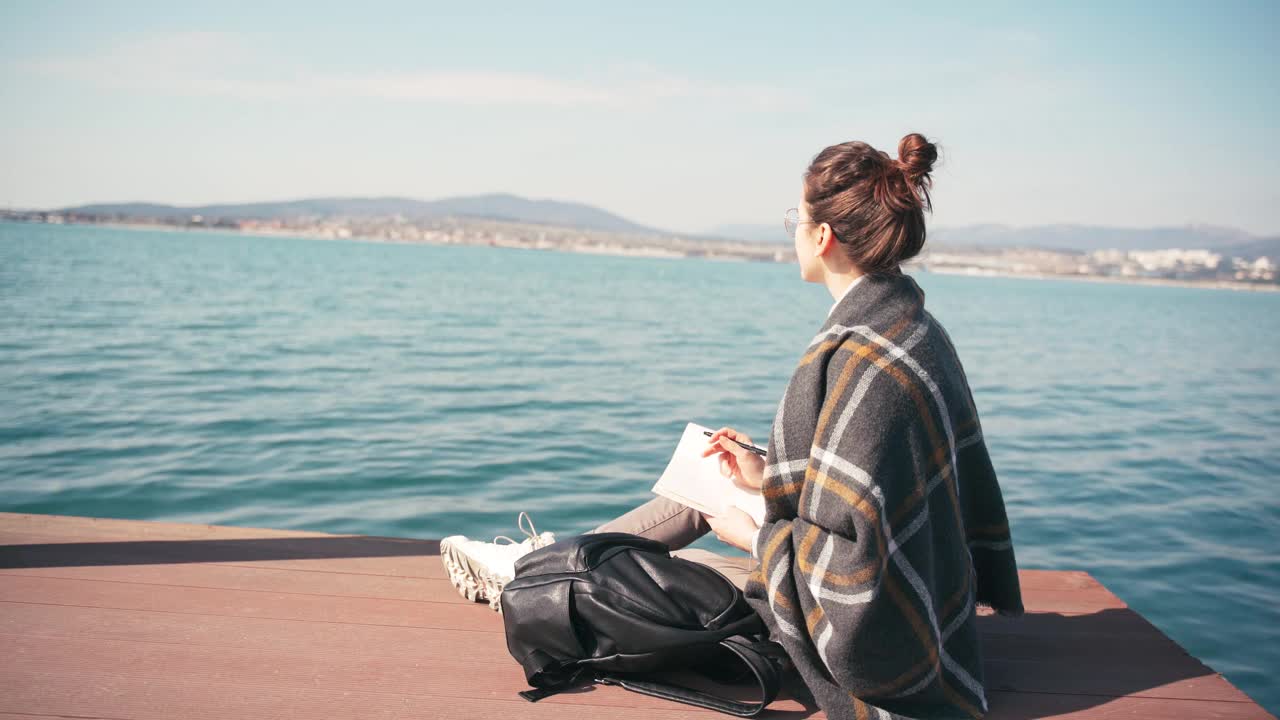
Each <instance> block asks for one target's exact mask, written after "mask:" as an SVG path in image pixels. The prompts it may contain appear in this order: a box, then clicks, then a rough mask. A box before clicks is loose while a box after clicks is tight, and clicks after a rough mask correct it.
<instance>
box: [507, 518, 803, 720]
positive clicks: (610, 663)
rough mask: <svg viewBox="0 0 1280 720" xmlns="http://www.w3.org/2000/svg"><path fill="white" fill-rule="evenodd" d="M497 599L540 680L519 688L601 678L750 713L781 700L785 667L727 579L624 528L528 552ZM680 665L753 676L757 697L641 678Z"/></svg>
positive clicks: (520, 657) (544, 692)
mask: <svg viewBox="0 0 1280 720" xmlns="http://www.w3.org/2000/svg"><path fill="white" fill-rule="evenodd" d="M501 604H502V617H503V624H504V627H505V630H506V634H507V649H508V650H509V651H510V652H511V655H512V656H513V657H514V658H515V659H516V660H517V661H519V662H520V664H521V665H522V666H523V667H524V674H525V679H526V680H528V681H529V684H530V685H532V686H533V687H534V688H535V689H533V690H526V691H524V692H521V693H520V695H521V696H522V697H524V698H525V699H526V700H529V701H530V702H536V701H538V700H540V699H542V698H544V697H548V696H550V695H554V694H556V693H559V692H563V691H564V690H568V689H570V688H572V687H576V686H580V685H583V684H590V683H593V682H598V683H602V684H606V685H620V686H622V687H624V688H626V689H628V690H632V691H634V692H639V693H644V694H646V695H653V696H656V697H661V698H666V699H668V700H674V701H677V702H682V703H687V704H690V705H697V706H699V707H704V708H709V709H712V710H718V711H721V712H725V713H729V714H732V715H738V716H741V717H750V716H753V715H756V714H757V713H759V712H760V711H762V710H764V708H765V706H767V705H768V704H769V703H770V702H772V701H773V699H774V697H776V696H777V693H778V687H779V683H780V673H781V672H782V671H783V670H784V669H786V668H787V667H789V660H788V658H787V656H786V653H785V651H784V650H783V649H782V646H781V645H778V644H777V643H775V642H772V641H770V640H768V639H767V635H766V634H767V630H766V628H765V625H764V622H763V621H762V620H761V619H760V616H759V615H757V614H756V612H755V611H754V610H753V609H752V608H751V606H750V605H748V604H747V602H746V599H745V598H744V597H743V595H742V591H741V590H739V589H738V588H737V586H735V585H734V584H733V583H732V582H730V580H729V578H727V577H725V576H724V575H723V574H722V573H720V572H719V571H718V570H716V569H715V568H712V567H709V566H707V565H703V564H702V563H697V562H692V561H690V560H685V559H683V558H677V557H672V556H671V554H670V550H669V548H668V547H667V546H666V545H665V544H663V543H661V542H657V541H654V540H649V539H647V538H643V537H640V536H638V535H632V534H629V533H620V532H607V533H592V534H586V535H579V536H576V537H572V538H568V539H565V540H561V541H560V542H556V543H552V544H550V545H546V546H544V547H541V548H539V549H537V550H533V551H531V552H529V553H527V554H525V555H524V556H522V557H521V558H519V559H518V560H516V564H515V578H514V579H513V580H512V581H511V582H509V583H507V585H506V586H505V587H504V588H503V591H502V596H501ZM678 669H689V670H693V671H695V672H698V673H700V674H703V675H705V676H707V677H710V678H713V679H715V680H718V681H722V682H738V681H741V680H745V679H750V680H752V681H754V683H755V684H756V685H759V687H760V702H758V703H745V702H740V701H737V700H732V699H729V698H724V697H719V696H716V695H711V694H709V693H705V692H701V691H698V690H693V689H690V688H685V687H681V686H678V685H672V684H668V683H661V682H657V681H653V680H650V679H646V678H645V677H644V673H653V672H656V671H665V670H678Z"/></svg>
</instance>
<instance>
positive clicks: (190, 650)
mask: <svg viewBox="0 0 1280 720" xmlns="http://www.w3.org/2000/svg"><path fill="white" fill-rule="evenodd" d="M480 637H481V639H482V640H484V641H485V642H483V643H481V644H487V645H491V646H493V645H499V644H500V643H501V639H500V638H493V637H485V636H480ZM0 642H3V643H4V645H5V647H6V650H7V652H8V654H9V657H10V658H11V662H13V663H14V664H15V665H16V666H17V667H20V668H21V669H22V670H23V671H24V672H39V673H48V674H51V675H53V674H64V673H66V674H82V673H85V674H111V675H114V676H116V677H124V678H133V679H138V680H145V679H150V678H157V677H169V676H183V675H189V676H191V677H193V678H199V680H200V681H201V682H213V683H225V684H229V685H235V686H240V687H262V688H278V689H297V690H307V689H310V688H315V687H322V688H325V689H326V690H337V691H342V692H360V691H365V692H378V693H387V694H394V695H405V696H407V695H427V696H433V697H437V698H440V699H441V702H442V703H443V702H446V701H452V700H453V699H457V698H473V697H480V698H494V699H511V700H519V701H520V702H526V701H525V700H523V699H521V698H520V697H519V696H518V695H517V693H518V692H519V691H521V690H525V689H527V688H528V687H529V686H528V684H527V683H526V682H525V681H524V675H523V673H522V671H521V670H520V666H519V665H518V664H516V663H515V662H514V661H512V660H511V658H510V656H507V658H505V660H504V661H502V662H494V661H492V660H491V659H489V658H486V657H481V658H476V657H473V656H472V654H471V652H470V650H471V644H467V643H464V644H461V645H456V646H455V647H453V648H452V649H448V650H443V651H442V649H441V648H440V647H438V646H437V647H434V648H432V650H433V652H419V653H418V654H417V655H416V656H412V657H403V656H401V657H388V656H385V655H382V654H380V653H378V652H377V651H376V648H366V649H365V651H364V652H362V653H360V654H358V655H351V654H345V653H318V652H312V651H309V650H302V651H299V652H286V651H281V650H276V649H263V648H251V649H250V648H241V647H233V646H228V645H222V646H217V647H209V646H202V645H180V644H175V643H165V642H159V643H157V642H131V641H120V640H104V639H98V638H94V639H86V638H71V637H49V636H43V637H27V636H12V635H11V636H6V637H0ZM6 662H9V661H6ZM459 678H466V683H459V682H458V680H459ZM602 690H605V691H604V692H590V693H566V694H564V695H558V696H555V697H551V698H547V699H545V700H542V701H540V703H546V704H563V705H592V706H609V707H633V708H642V709H643V708H652V709H657V710H661V709H665V708H668V707H669V706H670V704H671V703H670V701H666V700H662V699H659V698H652V697H648V696H645V695H638V694H636V693H631V692H628V691H626V690H622V689H620V688H614V687H608V688H602ZM776 709H777V710H779V711H786V710H791V711H799V710H803V706H801V705H800V704H798V703H796V702H795V701H793V700H780V701H779V702H778V703H777V705H776Z"/></svg>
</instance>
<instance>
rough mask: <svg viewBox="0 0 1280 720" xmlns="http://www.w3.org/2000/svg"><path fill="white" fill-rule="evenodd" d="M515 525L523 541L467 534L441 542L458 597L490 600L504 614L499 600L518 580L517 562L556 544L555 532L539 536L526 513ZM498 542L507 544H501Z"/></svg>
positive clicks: (505, 537) (444, 561)
mask: <svg viewBox="0 0 1280 720" xmlns="http://www.w3.org/2000/svg"><path fill="white" fill-rule="evenodd" d="M526 520H528V521H529V528H528V529H527V530H526V529H525V527H524V522H525V521H526ZM516 524H517V525H518V526H519V528H520V530H521V531H522V532H524V534H525V535H527V536H528V537H527V538H526V539H525V540H524V541H522V542H516V541H515V540H512V539H511V538H509V537H507V536H506V535H499V536H497V537H495V538H494V539H493V542H484V541H482V540H468V539H467V537H466V536H465V535H450V536H449V537H447V538H444V539H443V540H441V541H440V561H441V562H442V563H444V567H445V570H447V571H448V573H449V582H451V583H452V584H453V587H454V588H456V589H457V591H458V594H460V595H462V597H464V598H466V599H468V600H475V601H479V600H487V601H488V602H489V607H491V608H493V609H494V610H497V611H498V612H502V603H501V602H500V599H499V598H500V597H501V595H502V588H503V587H504V586H505V585H506V584H507V583H509V582H511V579H512V578H514V577H515V574H516V571H515V566H516V560H517V559H519V558H520V557H522V556H524V555H525V554H526V553H529V552H531V551H533V550H536V549H538V548H540V547H543V546H544V545H550V544H551V543H553V542H555V541H556V536H555V534H554V533H550V532H544V533H542V534H541V535H539V534H537V531H536V530H535V529H534V527H533V520H532V519H530V518H529V515H528V514H527V513H524V512H521V513H520V517H519V518H518V519H517V520H516ZM499 540H506V541H507V542H506V543H500V542H498V541H499Z"/></svg>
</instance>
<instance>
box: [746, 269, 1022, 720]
mask: <svg viewBox="0 0 1280 720" xmlns="http://www.w3.org/2000/svg"><path fill="white" fill-rule="evenodd" d="M767 462H768V465H767V468H766V471H765V482H764V494H765V498H766V505H767V516H766V522H765V524H764V525H763V526H762V528H761V532H760V534H759V536H758V538H757V545H756V551H757V553H758V554H759V556H760V565H759V567H758V568H757V569H756V570H755V572H753V573H752V575H751V576H750V577H749V578H748V580H747V587H746V594H747V597H748V599H749V602H751V603H752V605H753V606H754V607H755V608H756V610H757V611H758V612H759V613H760V614H761V615H762V616H763V617H764V618H765V620H766V622H767V623H768V624H769V626H770V630H771V631H772V632H773V635H774V637H775V639H777V640H778V641H779V642H781V643H782V644H783V645H784V646H785V647H786V649H787V651H788V652H789V654H790V655H791V657H792V659H793V660H795V662H796V665H797V668H798V669H799V671H800V673H801V675H802V676H803V677H804V679H805V683H806V685H808V687H809V689H810V690H812V691H813V693H814V697H815V699H817V701H818V703H819V705H820V706H821V707H822V709H823V710H824V711H825V712H826V713H827V715H828V716H829V717H831V718H835V719H839V718H919V717H958V718H967V717H971V718H979V717H982V716H983V715H984V714H985V713H986V709H987V701H986V695H985V692H984V688H983V677H982V657H981V650H980V644H979V638H978V634H977V626H976V606H977V605H979V604H981V605H988V606H990V607H992V608H994V609H995V610H996V611H997V612H999V613H1001V614H1005V615H1020V614H1021V613H1022V612H1023V607H1022V597H1021V590H1020V588H1019V585H1018V575H1017V564H1016V562H1015V560H1014V553H1013V544H1012V538H1011V536H1010V532H1009V524H1008V520H1007V518H1006V515H1005V508H1004V500H1003V497H1002V495H1001V492H1000V485H999V483H998V482H997V479H996V475H995V471H994V469H993V468H992V465H991V459H990V457H989V456H988V454H987V447H986V443H985V442H984V440H983V436H982V428H981V424H980V423H979V420H978V414H977V409H976V407H975V405H974V401H973V395H972V393H971V391H970V389H969V385H968V382H967V380H966V379H965V374H964V369H963V367H962V366H961V364H960V360H959V359H958V357H957V355H956V351H955V348H954V346H953V345H952V343H951V339H950V337H949V336H948V335H947V333H946V331H945V330H944V329H943V328H942V326H941V325H939V324H938V323H937V321H936V320H935V319H934V318H933V316H932V315H931V314H930V313H929V312H928V311H926V310H925V308H924V291H923V290H921V289H920V286H919V285H918V284H917V283H916V282H915V280H914V279H913V278H912V277H911V276H909V275H905V274H898V275H893V276H890V277H872V276H866V277H865V278H864V280H863V282H861V283H860V284H859V285H858V287H856V288H854V289H853V290H852V291H851V292H850V293H849V294H848V295H846V296H845V297H844V298H842V299H841V300H840V302H839V303H837V305H836V307H835V308H834V309H833V310H832V312H831V314H830V316H829V317H828V318H827V320H826V322H825V323H824V325H823V327H822V329H821V331H820V332H819V333H818V335H817V336H816V337H815V338H814V339H813V342H812V343H811V344H810V346H809V348H808V349H807V350H806V352H805V354H804V356H803V357H802V358H801V359H800V362H799V364H798V366H797V367H796V370H795V374H794V375H793V376H792V378H791V382H790V383H789V384H788V386H787V389H786V392H785V393H784V394H783V398H782V402H781V403H780V404H779V407H778V413H777V416H776V417H775V419H774V423H773V428H772V431H771V433H770V438H769V454H768V458H767Z"/></svg>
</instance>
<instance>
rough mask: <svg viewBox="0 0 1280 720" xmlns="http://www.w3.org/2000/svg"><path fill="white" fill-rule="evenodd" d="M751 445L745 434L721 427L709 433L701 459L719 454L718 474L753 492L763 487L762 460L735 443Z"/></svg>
mask: <svg viewBox="0 0 1280 720" xmlns="http://www.w3.org/2000/svg"><path fill="white" fill-rule="evenodd" d="M734 440H737V441H738V442H744V443H746V444H748V445H752V444H753V443H752V442H751V438H749V437H747V435H746V433H741V432H738V431H737V430H734V429H733V428H730V427H722V428H720V429H719V430H717V431H715V432H713V433H711V437H710V438H708V441H709V442H710V445H708V446H707V449H706V450H703V451H702V457H708V456H710V455H712V454H714V453H717V452H718V453H720V474H721V475H724V476H726V477H729V478H732V479H733V481H734V482H735V483H737V484H739V485H742V486H744V487H747V488H751V489H753V490H759V489H760V488H761V487H763V486H764V465H765V462H764V458H763V457H761V456H760V455H758V454H756V453H753V452H751V451H750V450H748V449H746V448H744V447H742V446H741V445H739V444H738V443H736V442H733V441H734Z"/></svg>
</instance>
